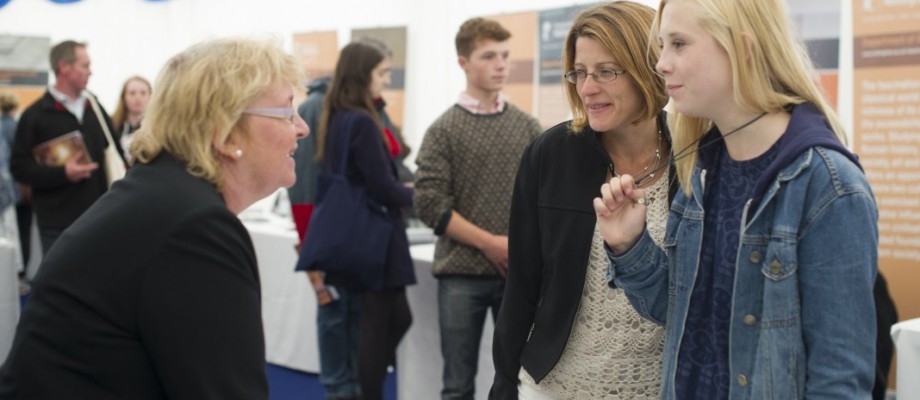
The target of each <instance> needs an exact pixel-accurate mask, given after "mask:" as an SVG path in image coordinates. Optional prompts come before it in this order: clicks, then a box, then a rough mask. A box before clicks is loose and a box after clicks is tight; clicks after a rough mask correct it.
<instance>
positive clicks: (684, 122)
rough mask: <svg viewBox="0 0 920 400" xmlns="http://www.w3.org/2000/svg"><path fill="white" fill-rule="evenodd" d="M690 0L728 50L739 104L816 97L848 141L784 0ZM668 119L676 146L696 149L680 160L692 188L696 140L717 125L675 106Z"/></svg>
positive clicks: (756, 106)
mask: <svg viewBox="0 0 920 400" xmlns="http://www.w3.org/2000/svg"><path fill="white" fill-rule="evenodd" d="M685 1H686V2H688V3H691V4H692V8H693V10H694V14H695V17H696V18H697V21H698V22H699V24H700V26H702V27H703V29H704V30H706V32H709V34H710V35H712V36H713V38H714V39H715V41H716V42H717V43H719V45H720V46H721V47H722V48H723V49H724V50H725V52H726V53H727V54H728V59H729V62H730V64H731V68H732V76H731V79H732V82H733V85H732V86H733V97H734V100H735V103H736V104H738V105H739V106H740V107H741V108H742V109H744V110H746V111H749V112H751V113H758V114H759V113H765V112H779V111H782V110H784V109H785V108H786V106H788V105H790V104H802V103H806V102H807V103H812V104H814V105H815V107H817V108H818V110H819V111H821V113H823V114H824V116H825V117H826V118H827V121H828V123H829V124H830V126H831V129H832V130H833V131H834V133H835V134H836V135H837V138H838V139H839V140H840V142H841V143H844V144H846V136H845V135H844V131H843V127H842V125H841V124H840V120H839V119H838V117H837V113H836V112H834V110H833V108H831V106H830V105H829V104H828V103H827V101H826V100H825V99H824V96H823V93H822V92H821V89H820V88H819V87H818V86H817V84H815V81H814V80H813V79H812V76H813V73H814V66H813V64H812V62H811V59H810V58H809V56H808V53H807V52H806V50H805V45H804V43H803V42H802V41H801V39H800V38H798V37H796V36H795V35H794V34H793V32H792V27H791V26H790V23H789V16H788V11H787V10H786V2H785V0H685ZM668 3H669V0H661V4H660V5H659V7H658V16H657V18H656V19H655V23H654V26H653V28H652V32H651V34H652V35H653V36H654V37H655V38H656V40H657V36H658V33H659V29H660V25H659V24H660V21H661V13H662V12H663V10H664V8H665V7H666V6H667V4H668ZM668 125H669V127H670V129H671V133H672V138H673V143H674V149H684V148H688V149H691V150H688V151H689V152H690V155H689V156H687V157H684V158H682V159H680V160H678V161H676V162H675V164H676V167H677V175H678V179H679V180H680V183H681V186H682V187H683V189H684V192H685V193H687V194H690V192H691V188H690V177H691V175H692V174H693V167H694V166H695V165H696V161H697V140H698V139H699V138H700V137H702V136H703V135H704V134H705V133H706V131H708V130H709V129H710V128H711V127H712V121H709V120H706V119H703V118H697V117H691V116H688V115H683V114H680V113H676V112H675V113H670V114H669V115H668ZM680 151H681V152H683V150H680Z"/></svg>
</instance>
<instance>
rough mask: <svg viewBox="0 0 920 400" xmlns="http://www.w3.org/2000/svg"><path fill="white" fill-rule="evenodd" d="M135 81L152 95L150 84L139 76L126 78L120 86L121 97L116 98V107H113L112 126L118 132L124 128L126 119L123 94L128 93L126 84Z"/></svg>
mask: <svg viewBox="0 0 920 400" xmlns="http://www.w3.org/2000/svg"><path fill="white" fill-rule="evenodd" d="M135 81H136V82H140V83H143V84H144V85H147V92H148V93H149V94H153V88H152V87H150V82H149V81H147V80H146V79H144V78H143V77H141V76H139V75H134V76H132V77H130V78H128V80H126V81H125V83H124V84H123V85H121V95H120V96H118V105H117V106H116V107H115V113H114V114H112V125H115V129H118V130H119V132H120V131H121V129H122V128H123V127H124V124H125V120H126V119H128V105H127V104H125V94H127V93H128V84H130V83H131V82H135Z"/></svg>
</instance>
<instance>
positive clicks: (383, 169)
mask: <svg viewBox="0 0 920 400" xmlns="http://www.w3.org/2000/svg"><path fill="white" fill-rule="evenodd" d="M389 83H390V50H389V49H387V48H386V47H385V46H384V45H383V44H382V43H380V42H377V41H374V40H370V39H363V40H360V41H357V42H353V43H350V44H348V45H347V46H345V47H344V48H343V49H342V52H341V53H340V55H339V60H338V62H337V63H336V67H335V75H334V76H333V78H332V83H331V86H330V88H329V91H328V92H327V94H326V97H325V99H323V101H324V102H323V111H322V114H321V115H320V123H319V129H318V130H317V131H318V133H317V135H316V158H317V161H319V162H320V163H322V166H323V173H331V172H333V171H334V169H335V168H336V166H337V165H339V163H340V162H341V156H342V154H341V153H342V149H343V148H347V163H346V166H345V175H346V177H347V178H348V180H349V181H350V182H351V183H353V184H356V185H362V186H365V187H366V188H367V192H368V195H369V196H370V198H372V199H373V200H376V201H377V203H379V204H381V205H383V206H385V207H386V210H387V214H388V215H389V217H390V222H391V224H392V227H393V230H392V236H391V237H390V243H389V248H388V251H387V256H386V264H385V266H384V277H383V287H382V288H362V287H358V286H356V285H355V282H350V281H349V280H348V279H347V278H345V277H341V276H337V275H335V274H332V273H329V274H326V277H325V281H326V283H327V284H329V285H332V286H334V287H336V288H343V289H345V290H352V291H364V292H363V293H362V294H361V297H363V299H362V301H361V307H360V312H359V313H358V314H359V315H360V317H359V318H360V331H361V334H360V339H359V344H358V359H357V372H358V383H359V385H360V388H361V391H360V393H354V392H352V393H349V394H347V397H344V396H343V397H339V398H343V399H344V398H363V399H364V400H378V399H382V398H383V381H384V378H385V377H386V372H387V366H388V365H390V364H392V363H393V362H394V361H395V353H396V346H397V345H398V344H399V341H400V340H401V339H402V337H403V335H404V334H405V333H406V331H407V330H409V325H411V324H412V313H411V312H410V310H409V303H408V301H407V300H406V286H407V285H412V284H414V283H415V269H414V267H413V264H412V258H411V256H410V255H409V239H408V237H407V236H406V225H405V222H404V220H403V216H402V208H404V207H409V206H411V205H412V194H413V190H412V189H411V188H409V187H406V186H405V185H404V184H402V183H400V182H399V180H398V178H397V174H396V169H395V166H394V164H393V157H396V156H397V155H398V154H399V144H398V141H397V140H396V139H395V138H394V137H393V136H392V134H390V133H389V132H390V130H389V129H384V126H383V122H382V121H381V118H380V114H379V113H378V111H377V108H376V107H375V103H374V99H379V98H380V97H381V95H382V94H383V89H384V87H386V85H387V84H389ZM346 137H347V140H348V142H347V143H344V142H343V141H344V140H346ZM318 201H320V202H321V201H322V199H318ZM310 229H317V228H316V227H314V226H311V227H310ZM353 318H354V317H353V316H351V317H349V316H346V320H345V321H342V322H341V323H342V324H355V323H359V321H354V320H353ZM327 387H328V385H327ZM329 395H330V394H328V393H327V398H330V397H329ZM362 396H363V397H362Z"/></svg>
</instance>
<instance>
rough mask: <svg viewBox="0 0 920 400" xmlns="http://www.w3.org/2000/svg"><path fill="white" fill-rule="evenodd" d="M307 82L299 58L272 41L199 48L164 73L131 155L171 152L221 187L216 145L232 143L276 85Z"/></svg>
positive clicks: (147, 157)
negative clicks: (249, 113) (244, 118)
mask: <svg viewBox="0 0 920 400" xmlns="http://www.w3.org/2000/svg"><path fill="white" fill-rule="evenodd" d="M301 80H302V75H301V72H300V67H299V65H298V63H297V60H296V59H295V58H294V57H293V56H291V55H289V54H286V53H285V52H283V51H282V50H281V48H280V46H278V45H277V44H275V43H273V42H270V41H264V40H256V39H240V38H225V39H216V40H211V41H206V42H202V43H199V44H196V45H193V46H192V47H189V48H188V49H186V50H185V51H183V52H181V53H179V54H177V55H176V56H174V57H173V58H171V59H170V60H169V61H168V62H167V63H166V65H165V66H164V67H163V69H162V71H160V74H159V76H158V77H157V80H156V85H155V86H156V88H157V91H156V92H154V93H153V96H152V97H151V99H150V103H149V105H148V106H147V111H146V113H145V116H144V123H143V125H142V126H141V129H140V130H139V131H138V133H137V136H135V139H134V141H132V143H131V154H132V155H133V156H134V159H135V160H137V162H140V163H149V162H151V161H152V160H153V159H155V158H156V157H157V156H158V155H159V154H160V153H161V152H163V151H166V152H168V153H170V154H171V155H173V156H174V157H176V158H178V159H179V160H181V161H183V162H184V163H185V164H186V166H187V168H188V171H189V172H190V173H191V174H192V175H195V176H198V177H201V178H203V179H206V180H208V181H209V182H212V183H214V184H215V185H217V186H218V187H220V186H221V185H220V182H221V180H222V171H221V167H220V159H219V158H218V155H217V153H216V151H215V148H214V146H215V145H219V144H222V143H225V142H226V141H227V138H228V137H229V136H230V133H231V132H232V131H233V130H234V128H235V127H237V124H238V123H239V121H240V118H241V116H242V115H243V111H244V110H245V109H246V108H247V107H249V105H250V104H251V103H252V102H253V101H254V100H256V99H257V98H258V97H260V96H262V95H263V94H265V93H266V91H267V90H269V88H270V87H272V85H274V84H277V83H279V82H283V83H290V84H292V85H295V86H297V87H299V85H300V83H301Z"/></svg>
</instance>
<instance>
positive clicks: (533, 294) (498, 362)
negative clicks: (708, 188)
mask: <svg viewBox="0 0 920 400" xmlns="http://www.w3.org/2000/svg"><path fill="white" fill-rule="evenodd" d="M654 15H655V11H654V10H653V9H651V8H649V7H647V6H644V5H640V4H638V3H634V2H630V1H618V2H613V3H610V4H607V5H602V6H597V7H594V8H591V9H588V10H586V11H584V12H582V13H581V14H579V15H578V17H577V18H576V19H575V21H574V22H573V24H572V27H571V29H570V31H569V34H568V37H567V38H566V44H565V48H564V53H563V62H564V66H565V69H566V71H567V72H566V74H565V79H566V83H565V88H566V94H567V97H568V101H569V107H570V108H571V111H572V114H573V116H574V118H573V119H572V120H571V121H568V122H565V123H562V124H559V125H557V126H555V127H553V128H551V129H550V130H548V131H547V132H545V133H544V134H543V135H542V136H540V137H539V138H537V139H536V140H535V141H534V142H533V143H532V144H531V145H530V147H529V148H528V149H527V150H526V152H525V153H524V156H523V159H522V160H521V165H520V168H519V170H518V175H517V180H516V183H515V187H514V195H513V199H512V205H511V225H510V234H509V269H508V277H507V282H506V284H505V296H504V301H503V303H502V306H501V311H500V312H499V316H498V320H497V322H496V327H495V338H494V342H493V358H494V362H495V370H496V372H495V381H494V384H493V386H492V391H491V393H490V396H489V397H490V399H518V398H520V399H574V398H578V399H582V398H585V399H657V398H658V387H659V385H660V382H661V381H660V368H661V352H662V345H663V343H664V332H663V329H662V327H661V326H659V325H657V324H655V323H653V322H651V321H649V320H645V319H643V318H642V317H640V316H639V315H638V314H636V312H635V311H634V309H633V307H632V306H631V305H630V304H629V302H628V301H627V299H626V296H625V295H624V294H623V291H622V290H619V289H610V288H608V286H607V283H606V282H607V280H606V267H607V257H606V254H605V253H604V248H603V239H602V238H601V236H600V233H599V232H598V230H597V226H596V218H595V215H594V209H593V207H592V200H593V199H594V197H596V196H597V188H598V187H599V186H598V184H602V183H603V182H605V181H606V180H609V179H610V178H611V177H612V176H616V175H618V174H624V173H628V174H635V175H638V176H644V177H645V178H644V180H643V182H642V184H641V186H642V187H644V188H646V190H648V191H649V192H650V193H654V195H653V196H652V197H655V200H654V201H652V202H650V205H649V206H650V211H649V230H650V231H652V232H653V236H654V237H656V238H657V239H658V240H661V238H662V237H663V235H664V229H665V220H666V216H667V208H668V203H669V197H670V195H671V193H672V192H673V190H672V189H674V187H672V186H671V185H669V182H670V181H671V179H670V177H671V174H672V173H671V171H670V169H669V167H668V165H669V157H668V154H669V152H670V137H669V134H668V131H667V127H666V126H665V123H664V116H663V114H662V112H661V109H662V108H663V107H664V105H665V103H666V102H667V95H666V94H665V89H664V84H663V81H662V79H661V78H660V77H658V76H657V75H655V74H654V71H653V70H652V69H651V67H650V65H654V62H655V60H656V59H657V55H658V52H657V46H651V47H649V45H648V32H649V28H650V27H651V23H652V20H653V18H654ZM649 49H651V50H649ZM647 52H650V54H648V58H647Z"/></svg>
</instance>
